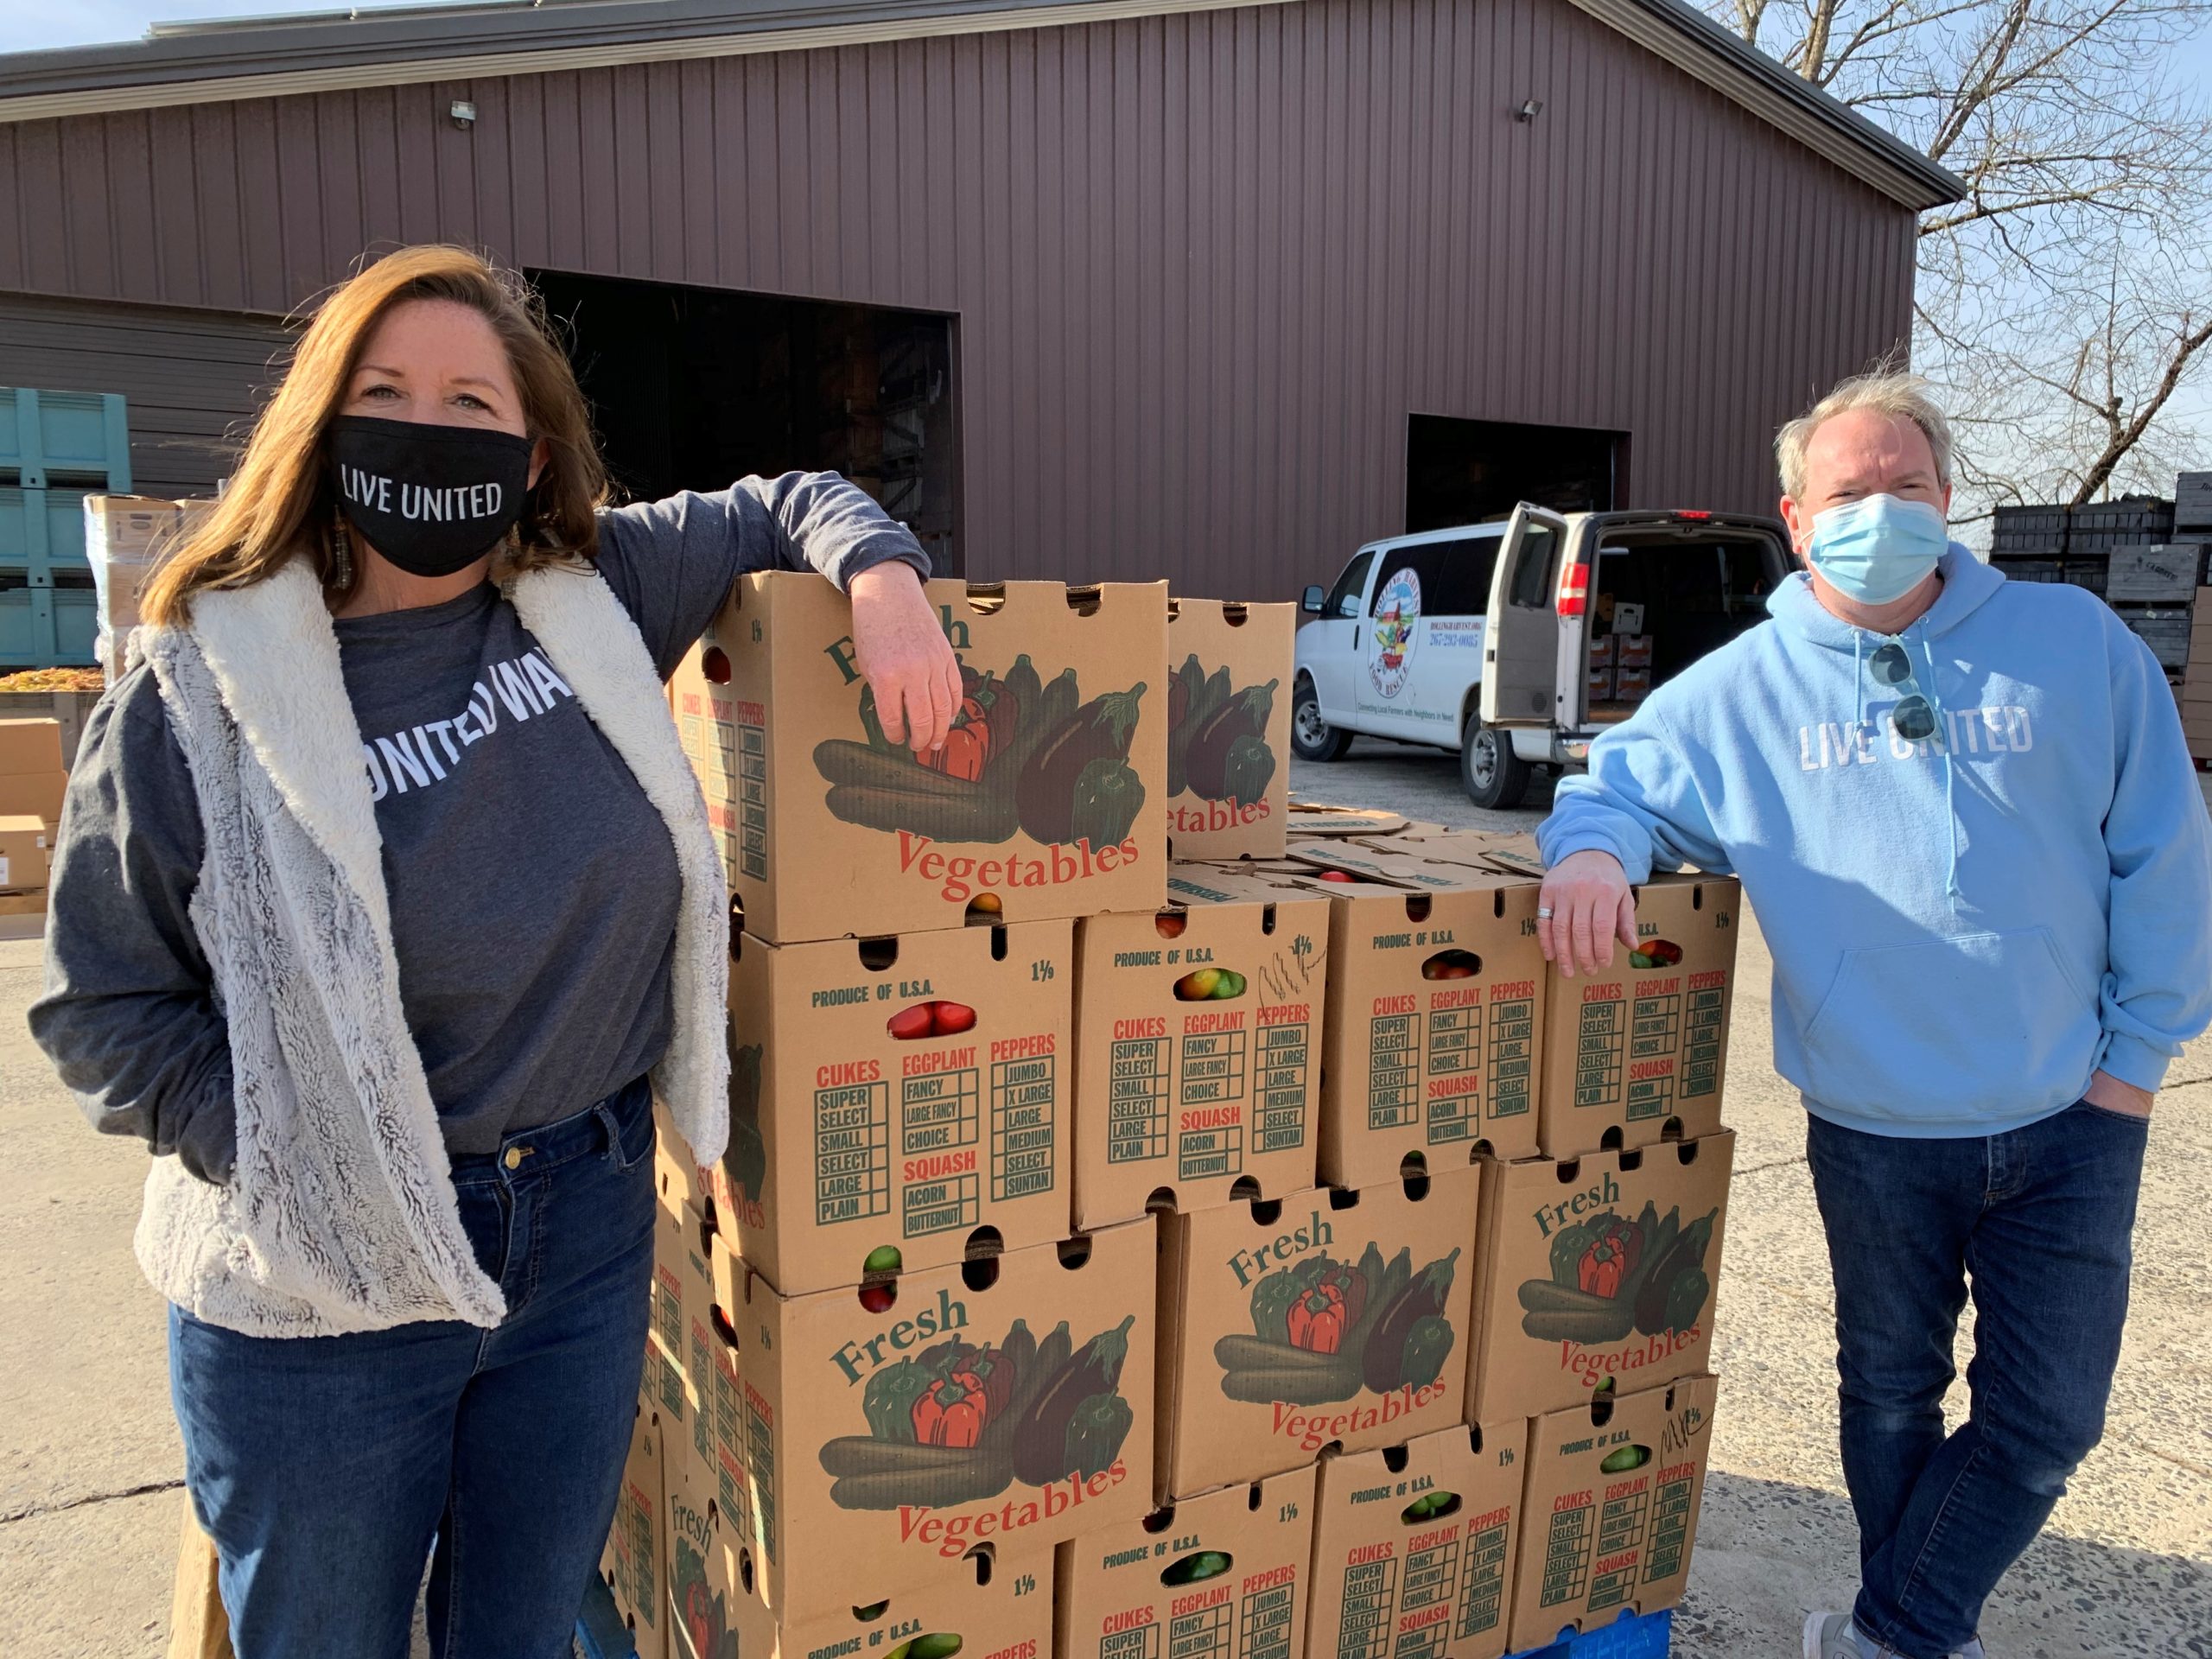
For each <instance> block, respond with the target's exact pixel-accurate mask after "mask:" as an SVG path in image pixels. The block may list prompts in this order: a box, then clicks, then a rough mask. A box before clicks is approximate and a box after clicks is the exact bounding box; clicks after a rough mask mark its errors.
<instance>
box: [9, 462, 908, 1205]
mask: <svg viewBox="0 0 2212 1659" xmlns="http://www.w3.org/2000/svg"><path fill="white" fill-rule="evenodd" d="M887 559H899V560H904V561H906V563H910V564H912V565H913V566H914V567H915V568H916V569H918V570H920V571H922V572H924V573H925V574H926V572H927V570H928V568H929V566H928V556H927V555H925V553H924V552H923V551H922V550H921V548H920V546H919V545H918V543H916V542H915V541H914V539H913V538H912V536H910V535H909V534H908V533H907V532H906V531H905V530H904V529H903V528H902V527H900V526H899V525H898V524H894V523H893V522H892V520H890V519H889V518H886V517H885V516H884V514H883V512H881V510H880V508H878V507H877V506H876V505H875V504H874V502H873V501H871V500H870V499H868V497H867V496H865V495H863V494H861V492H859V491H858V490H856V489H855V488H854V487H853V486H850V485H849V484H847V483H846V482H845V481H844V480H842V479H839V478H837V477H836V476H835V475H834V474H796V473H794V474H785V476H784V477H782V478H779V479H777V480H773V481H763V480H758V479H747V480H743V481H742V482H741V483H740V484H738V485H737V486H734V487H733V488H732V489H729V490H727V491H722V492H720V493H715V494H712V495H700V494H684V495H679V496H674V497H671V498H670V499H668V500H665V501H659V502H654V503H652V504H650V505H641V506H635V507H625V508H620V509H618V510H616V511H614V512H609V513H607V515H606V516H605V518H603V519H602V521H601V529H600V555H599V569H600V573H601V575H603V576H605V577H606V579H607V583H608V585H609V586H610V587H611V588H613V591H614V594H615V596H616V597H617V598H618V599H619V600H620V601H621V603H622V605H623V606H624V607H625V608H626V609H627V610H628V612H629V613H630V614H631V616H632V617H633V618H634V619H635V620H637V623H638V626H639V631H640V632H642V633H643V634H644V636H645V645H646V649H647V650H648V651H650V652H652V657H653V660H654V662H655V663H656V664H657V665H658V667H659V669H660V671H661V673H662V674H663V675H664V676H665V675H667V674H668V673H669V672H670V671H672V670H673V669H674V667H675V665H676V664H677V662H678V661H679V660H681V658H683V653H684V652H685V651H687V650H688V649H689V648H690V645H691V643H692V642H693V641H694V640H696V639H697V638H698V637H699V635H700V633H701V632H702V631H703V630H704V629H705V627H706V626H707V624H708V623H709V621H710V620H713V617H714V613H715V611H716V609H718V608H719V607H720V606H721V601H722V600H723V599H724V597H725V596H726V595H727V594H728V592H729V589H730V586H731V584H732V583H733V582H735V581H736V579H737V578H738V576H739V575H741V574H743V573H744V572H746V571H748V570H759V569H774V568H785V569H805V568H807V567H809V566H811V567H812V568H814V569H817V570H819V571H821V572H822V574H823V575H826V576H828V577H829V578H830V579H831V580H832V581H834V582H836V583H837V584H838V585H839V586H840V587H842V586H844V585H846V584H847V583H849V582H850V581H851V579H852V577H853V576H854V575H857V574H858V573H859V572H860V571H861V570H864V569H868V567H869V566H871V565H874V564H879V563H883V562H884V561H885V560H887ZM336 628H337V633H338V646H339V664H340V671H342V673H343V675H344V677H345V681H346V695H347V696H348V697H349V698H350V699H351V701H352V702H353V715H354V718H355V721H356V723H357V724H358V725H359V728H360V733H361V737H362V740H363V745H364V754H363V758H364V764H365V766H366V767H367V770H368V773H369V787H370V791H371V793H372V797H373V798H374V799H375V803H376V814H377V828H378V830H379V832H380V833H381V835H382V837H383V842H384V873H385V883H386V885H387V887H388V888H389V889H390V893H391V920H392V938H393V944H394V946H395V948H396V950H397V957H398V961H399V991H400V1000H401V1003H402V1005H403V1007H404V1009H405V1011H406V1014H407V1022H408V1026H409V1027H410V1030H411V1031H412V1032H413V1033H414V1036H415V1040H416V1046H417V1047H418V1048H419V1049H420V1051H421V1052H422V1056H423V1065H424V1067H425V1069H426V1070H427V1071H428V1072H429V1083H430V1095H431V1098H432V1099H433V1100H434V1101H435V1103H437V1108H438V1113H439V1117H440V1120H441V1122H442V1125H443V1127H444V1129H445V1135H446V1144H447V1147H448V1151H449V1152H451V1153H453V1154H454V1155H456V1156H459V1155H466V1154H484V1153H489V1152H492V1151H494V1150H496V1149H497V1147H498V1146H499V1141H500V1140H501V1138H502V1137H503V1136H505V1135H508V1134H510V1133H512V1132H513V1131H515V1130H518V1129H526V1128H534V1127H536V1126H537V1125H538V1124H542V1123H549V1122H554V1121H556V1120H557V1119H560V1118H563V1117H567V1116H570V1115H571V1114H573V1113H575V1112H577V1111H580V1110H582V1109H584V1108H585V1107H587V1106H588V1105H590V1104H591V1103H593V1102H594V1101H596V1100H599V1099H601V1098H602V1097H603V1096H607V1095H609V1094H611V1093H613V1091H614V1090H617V1089H619V1088H620V1087H621V1086H622V1085H623V1084H626V1083H627V1082H629V1081H630V1080H631V1079H632V1078H633V1077H637V1076H638V1075H639V1074H640V1073H641V1072H644V1071H647V1070H649V1069H650V1068H651V1067H652V1065H654V1064H655V1063H656V1062H657V1061H658V1060H659V1058H660V1057H661V1055H662V1053H663V1052H664V1050H665V1049H666V1048H667V1046H668V1041H669V1036H670V1027H671V1019H672V1004H671V993H670V972H671V963H672V959H673V956H674V952H675V939H676V914H677V902H678V897H679V881H678V877H677V865H676V854H675V849H674V848H673V847H672V846H671V843H670V841H669V836H668V829H667V825H666V823H664V821H663V819H662V818H661V817H660V815H659V813H658V812H657V811H656V810H654V809H653V807H652V804H651V803H650V802H649V801H647V799H646V798H645V791H644V790H643V789H642V788H641V787H640V786H639V784H638V782H637V780H636V779H635V778H634V777H632V774H631V772H630V770H629V767H628V766H626V764H625V763H624V761H623V760H622V759H621V757H620V755H619V754H618V753H616V752H615V750H614V748H613V745H612V744H610V743H609V742H608V741H607V739H606V738H605V737H604V736H602V735H601V733H600V732H599V730H598V728H595V727H594V725H593V724H592V723H591V721H590V719H589V717H588V716H587V715H585V713H584V711H583V708H582V704H580V703H579V702H577V701H576V700H575V694H574V693H573V692H572V691H571V690H569V687H568V686H567V685H566V684H565V683H563V680H562V678H561V677H560V674H559V672H558V671H557V670H556V668H555V667H554V665H553V664H552V663H551V661H550V659H549V658H547V657H546V655H545V653H544V652H543V649H542V648H541V647H540V646H539V645H537V641H536V640H535V639H532V638H531V634H530V632H529V631H528V630H527V629H526V628H524V626H523V625H522V619H521V618H520V617H519V616H518V615H517V614H516V613H515V609H514V607H512V605H510V604H509V603H508V602H507V601H505V599H504V598H502V597H501V596H500V595H499V592H498V590H497V589H496V588H493V587H491V586H490V585H489V584H486V586H484V587H482V588H479V589H477V590H476V591H475V592H474V593H472V594H467V595H466V596H465V597H463V598H461V599H457V600H453V601H448V602H447V603H445V604H443V605H437V606H432V607H427V608H424V609H421V610H412V611H396V612H391V613H387V614H385V615H382V616H372V617H363V618H359V619H356V620H340V621H339V622H338V623H337V624H336ZM203 849H204V842H203V836H202V831H201V828H200V813H199V807H198V804H197V802H196V800H195V798H194V794H193V791H192V779H191V776H190V773H189V772H188V770H187V768H186V766H185V760H184V755H183V753H182V751H181V749H180V748H179V747H178V746H177V743H176V740H175V735H174V734H172V733H171V732H170V730H169V726H168V714H167V712H166V710H165V709H163V707H162V701H161V694H160V691H159V690H158V688H157V687H156V684H155V683H154V680H153V677H152V676H151V675H150V674H149V673H148V672H147V671H146V670H144V669H143V668H140V669H137V670H134V671H132V672H131V673H130V674H127V675H125V676H124V677H123V679H121V680H120V681H118V683H117V684H116V686H115V688H114V690H112V691H111V693H110V694H109V695H108V696H106V697H105V698H104V699H103V700H102V701H101V702H100V704H99V708H98V709H95V710H94V711H93V714H92V719H91V720H90V721H88V722H87V723H86V728H85V733H84V737H83V740H82V741H81V743H80V745H79V749H78V754H77V761H76V765H75V766H74V768H73V771H72V772H71V775H70V780H69V793H68V800H67V805H66V806H65V808H64V810H63V813H62V829H61V836H60V844H59V845H58V847H57V848H56V849H55V852H54V876H53V887H52V891H51V894H50V915H49V918H48V929H47V938H48V943H47V991H46V995H45V996H44V997H43V998H42V999H41V1001H39V1002H38V1003H36V1004H35V1006H34V1007H32V1009H31V1014H30V1021H31V1031H32V1034H33V1036H34V1037H35V1038H36V1039H37V1040H38V1042H39V1045H40V1046H41V1047H42V1048H44V1049H45V1050H46V1052H47V1053H48V1055H49V1056H50V1057H51V1058H53V1059H54V1062H55V1064H56V1065H57V1066H58V1068H59V1069H60V1074H61V1077H62V1080H63V1082H65V1083H66V1084H68V1085H69V1087H70V1088H71V1089H73V1090H75V1091H76V1092H77V1093H78V1094H79V1096H82V1097H83V1098H84V1099H85V1101H86V1107H87V1110H88V1112H89V1113H90V1114H91V1115H92V1117H93V1119H94V1121H95V1122H97V1123H98V1124H99V1127H100V1128H104V1129H106V1130H109V1131H111V1132H113V1133H118V1134H130V1135H139V1136H141V1137H143V1139H145V1140H146V1141H148V1142H149V1145H151V1146H152V1147H153V1148H154V1150H155V1151H156V1152H160V1153H167V1152H171V1151H175V1152H176V1153H178V1154H180V1155H181V1157H182V1158H183V1160H184V1162H185V1164H186V1166H187V1167H188V1168H190V1169H192V1170H193V1171H194V1173H198V1174H201V1175H203V1176H207V1177H210V1178H213V1179H222V1178H223V1177H225V1176H226V1175H227V1173H228V1171H229V1168H230V1164H231V1154H232V1144H233V1141H234V1129H233V1122H232V1107H231V1069H230V1048H229V1039H228V1035H227V1033H226V1031H225V1029H224V1027H223V1022H222V1020H221V1017H220V1016H219V1014H217V1013H216V1012H215V1008H214V1005H213V1000H212V997H211V996H210V994H209V984H210V976H209V972H208V968H207V960H206V957H204V955H203V954H202V953H201V951H200V946H199V942H198V940H197V938H195V937H194V933H193V931H192V927H191V925H190V922H189V920H188V915H187V907H188V904H189V902H190V899H191V896H192V893H193V889H194V887H195V886H196V885H197V883H198V880H199V873H200V862H201V859H202V855H203Z"/></svg>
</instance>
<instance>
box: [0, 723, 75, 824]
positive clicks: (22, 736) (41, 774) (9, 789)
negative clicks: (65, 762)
mask: <svg viewBox="0 0 2212 1659" xmlns="http://www.w3.org/2000/svg"><path fill="white" fill-rule="evenodd" d="M68 788H69V774H68V772H67V770H66V769H65V768H64V767H63V766H62V764H61V722H60V721H58V720H0V817H11V818H12V817H29V818H36V819H37V820H38V821H39V822H40V823H42V824H44V825H46V827H47V828H48V829H49V830H51V829H53V828H54V826H55V825H56V824H58V823H60V822H61V798H62V796H63V795H64V794H65V793H67V790H68Z"/></svg>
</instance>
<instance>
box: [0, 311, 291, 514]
mask: <svg viewBox="0 0 2212 1659" xmlns="http://www.w3.org/2000/svg"><path fill="white" fill-rule="evenodd" d="M286 343H287V336H286V334H284V331H283V327H281V326H280V325H279V324H278V323H277V321H276V320H275V319H274V318H271V317H256V316H241V315H236V314H232V313H224V312H217V311H206V310H190V309H182V308H168V307H156V306H135V305H118V304H115V303H113V302H97V301H82V300H53V299H41V298H38V297H36V296H30V295H23V294H0V385H11V386H43V387H50V388H52V389H54V390H55V391H119V392H121V393H122V394H123V395H124V397H126V398H127V399H129V400H130V475H131V487H132V488H133V489H135V490H136V491H137V493H139V494H141V495H170V496H181V495H213V493H215V483H216V480H218V479H219V478H221V477H223V476H224V475H225V474H227V473H229V472H230V471H231V470H232V461H233V459H234V457H235V456H236V454H237V453H238V442H239V441H240V440H242V439H243V437H244V435H245V430H246V428H247V426H248V424H249V423H251V420H252V418H253V414H254V411H255V410H257V408H258V407H259V404H260V399H259V396H258V394H259V393H260V392H261V391H263V390H264V389H265V388H267V387H269V386H270V385H272V384H273V382H274V379H275V376H274V374H273V373H272V372H271V366H270V365H271V363H272V361H273V360H274V359H275V358H276V357H277V354H278V353H281V352H282V351H283V349H284V346H285V345H286Z"/></svg>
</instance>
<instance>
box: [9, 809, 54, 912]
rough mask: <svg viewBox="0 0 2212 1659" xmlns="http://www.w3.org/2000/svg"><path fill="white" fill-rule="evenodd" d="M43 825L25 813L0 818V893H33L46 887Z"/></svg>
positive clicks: (45, 838)
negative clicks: (0, 891) (1, 891)
mask: <svg viewBox="0 0 2212 1659" xmlns="http://www.w3.org/2000/svg"><path fill="white" fill-rule="evenodd" d="M47 842H48V836H47V833H46V825H45V823H43V822H41V820H40V819H38V818H35V817H31V816H30V815H29V814H28V813H25V814H21V815H16V816H10V817H0V890H4V891H6V892H9V893H33V892H37V891H39V890H40V889H41V888H43V887H45V886H46V880H47V864H48V852H49V850H50V849H49V848H48V844H47Z"/></svg>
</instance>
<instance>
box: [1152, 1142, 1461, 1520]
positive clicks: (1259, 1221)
mask: <svg viewBox="0 0 2212 1659" xmlns="http://www.w3.org/2000/svg"><path fill="white" fill-rule="evenodd" d="M1477 1192H1478V1178H1477V1175H1476V1173H1475V1171H1474V1170H1472V1169H1471V1168H1468V1167H1466V1166H1459V1167H1456V1168H1450V1169H1445V1170H1440V1171H1439V1172H1437V1173H1435V1174H1434V1175H1433V1176H1427V1177H1416V1178H1414V1179H1413V1180H1411V1181H1409V1182H1401V1181H1399V1180H1397V1179H1391V1180H1389V1181H1385V1182H1378V1183H1376V1185H1371V1186H1368V1187H1363V1188H1361V1189H1359V1190H1357V1191H1345V1190H1341V1189H1331V1188H1325V1187H1324V1188H1315V1189H1313V1190H1312V1191H1309V1192H1294V1193H1292V1194H1290V1195H1289V1196H1288V1197H1287V1198H1283V1199H1282V1200H1281V1201H1280V1202H1274V1201H1269V1202H1266V1203H1262V1204H1230V1205H1222V1206H1221V1207H1219V1208H1218V1209H1213V1210H1201V1211H1197V1212H1196V1213H1194V1214H1191V1215H1180V1216H1166V1217H1161V1220H1160V1225H1161V1229H1162V1249H1161V1252H1160V1320H1161V1332H1162V1336H1161V1341H1160V1424H1161V1433H1160V1468H1161V1471H1162V1474H1163V1479H1162V1484H1163V1486H1164V1487H1165V1490H1166V1492H1167V1494H1168V1495H1169V1496H1171V1497H1186V1496H1188V1495H1190V1494H1192V1493H1194V1492H1203V1491H1208V1490H1209V1489H1211V1488H1212V1487H1215V1486H1222V1485H1227V1484H1230V1483H1232V1482H1236V1481H1250V1480H1257V1479H1259V1478H1262V1477H1263V1476H1267V1475H1271V1474H1276V1473H1279V1472H1281V1471H1283V1470H1287V1469H1295V1468H1298V1467H1299V1466H1300V1465H1304V1464H1308V1463H1311V1462H1313V1460H1314V1459H1315V1458H1316V1457H1318V1456H1319V1454H1320V1451H1321V1448H1322V1447H1323V1446H1328V1445H1331V1444H1332V1443H1333V1444H1336V1445H1338V1446H1343V1447H1344V1448H1345V1449H1346V1450H1348V1451H1363V1450H1365V1449H1366V1448H1367V1447H1370V1446H1394V1445H1395V1444H1397V1443H1398V1442H1399V1441H1401V1440H1404V1439H1406V1438H1407V1437H1408V1435H1412V1434H1421V1433H1427V1432H1428V1431H1429V1430H1431V1429H1435V1428H1440V1427H1443V1426H1444V1425H1445V1424H1446V1423H1451V1422H1456V1421H1460V1420H1461V1419H1462V1418H1464V1417H1465V1409H1464V1406H1465V1402H1464V1400H1463V1398H1462V1395H1463V1394H1464V1392H1465V1373H1466V1354H1467V1350H1468V1348H1469V1347H1470V1346H1471V1344H1470V1342H1469V1339H1468V1330H1467V1321H1468V1317H1469V1309H1470V1306H1471V1289H1470V1281H1471V1280H1472V1278H1473V1277H1474V1262H1473V1260H1472V1256H1473V1250H1472V1248H1471V1246H1472V1243H1473V1240H1474V1237H1475V1221H1476V1210H1475V1204H1476V1194H1477Z"/></svg>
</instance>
